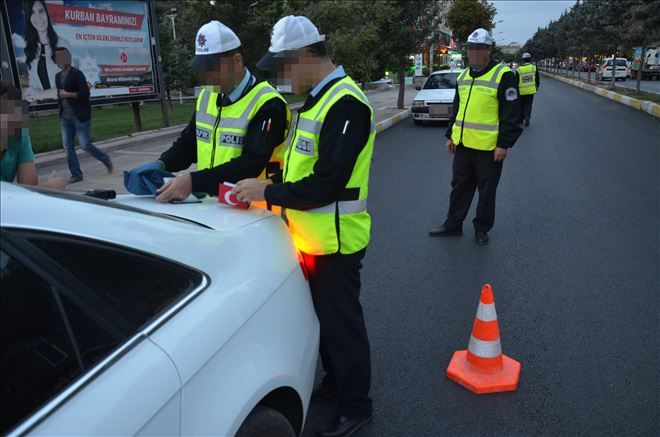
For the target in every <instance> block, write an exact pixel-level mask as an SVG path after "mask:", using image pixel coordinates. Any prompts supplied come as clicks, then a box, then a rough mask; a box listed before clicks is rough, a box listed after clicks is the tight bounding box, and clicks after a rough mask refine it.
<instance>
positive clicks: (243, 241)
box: [0, 182, 319, 437]
mask: <svg viewBox="0 0 660 437" xmlns="http://www.w3.org/2000/svg"><path fill="white" fill-rule="evenodd" d="M0 196H1V204H0V205H1V212H2V214H1V215H0V217H1V220H0V225H1V229H2V234H1V237H0V238H1V240H2V246H1V250H0V284H1V287H0V296H1V297H2V300H1V302H2V303H1V305H0V309H1V311H2V317H1V323H2V330H1V336H2V351H1V361H2V376H1V385H2V387H1V392H2V413H1V419H2V421H1V429H0V433H2V434H3V435H7V434H8V435H22V434H34V435H98V436H100V435H108V436H109V435H113V436H120V435H121V436H127V435H159V436H165V435H184V436H193V435H214V436H218V435H226V436H230V435H239V436H255V437H256V436H262V435H277V436H295V435H300V433H301V432H302V428H303V424H304V418H305V415H306V413H307V407H308V404H309V398H310V395H311V391H312V385H313V382H314V373H315V369H316V361H317V354H318V352H317V351H318V344H319V325H318V320H317V318H316V315H315V313H314V309H313V305H312V301H311V297H310V293H309V287H308V284H307V281H306V279H305V277H304V274H303V271H302V269H301V266H300V264H299V261H298V257H297V253H296V250H295V248H294V246H293V243H292V240H291V238H290V235H289V233H288V231H287V229H286V227H285V225H284V223H283V222H282V221H281V220H280V219H279V218H278V217H276V216H275V215H273V214H271V213H270V212H268V211H264V210H260V209H256V208H252V207H251V208H250V209H249V210H247V211H246V210H235V209H231V208H230V207H227V206H224V205H219V204H218V203H217V199H215V198H207V199H204V200H203V201H202V202H200V203H194V204H177V205H174V204H159V203H157V202H156V201H155V200H154V199H153V197H136V196H125V197H122V198H121V199H118V200H117V201H113V202H109V201H103V200H98V199H93V198H89V197H85V196H82V195H74V194H70V193H64V192H52V191H45V190H40V189H36V188H30V189H28V188H25V187H19V186H16V185H12V184H7V183H4V182H3V183H1V184H0Z"/></svg>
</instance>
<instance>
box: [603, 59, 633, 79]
mask: <svg viewBox="0 0 660 437" xmlns="http://www.w3.org/2000/svg"><path fill="white" fill-rule="evenodd" d="M627 67H628V60H627V59H626V58H616V67H615V72H614V81H615V82H616V81H617V80H623V81H625V80H626V76H627V72H626V68H627ZM606 79H609V80H612V58H606V59H603V60H602V61H601V63H600V65H599V66H598V69H597V70H596V80H606Z"/></svg>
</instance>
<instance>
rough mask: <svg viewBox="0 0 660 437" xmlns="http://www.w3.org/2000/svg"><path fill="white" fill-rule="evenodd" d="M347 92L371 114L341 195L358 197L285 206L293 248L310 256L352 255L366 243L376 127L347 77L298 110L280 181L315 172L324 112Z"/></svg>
mask: <svg viewBox="0 0 660 437" xmlns="http://www.w3.org/2000/svg"><path fill="white" fill-rule="evenodd" d="M347 95H349V96H352V97H354V98H356V99H358V100H360V101H361V102H363V103H364V104H365V105H367V106H368V107H369V111H370V114H371V126H370V134H369V138H368V140H367V143H366V144H365V146H364V148H363V149H362V151H361V152H360V155H359V156H358V158H357V161H356V162H355V166H354V167H353V173H352V174H351V177H350V179H349V181H348V183H347V184H346V188H345V191H344V195H347V194H349V193H350V194H354V195H355V197H356V198H354V199H350V198H349V199H346V200H339V201H336V202H333V203H330V204H328V205H325V206H321V207H319V208H314V209H310V210H306V211H298V210H293V209H287V210H286V217H287V220H288V223H289V228H290V230H291V234H292V236H293V240H294V242H295V244H296V247H298V249H299V250H300V251H301V252H305V253H308V254H311V255H328V254H333V253H342V254H351V253H355V252H357V251H359V250H362V249H364V248H365V247H367V244H369V238H370V230H371V217H370V216H369V213H368V212H367V197H368V190H369V187H368V183H369V170H370V167H371V156H372V153H373V145H374V138H375V136H376V129H375V123H374V122H373V121H374V120H373V110H372V108H371V106H370V105H369V100H368V99H367V97H366V96H365V95H364V93H363V92H362V91H361V90H360V89H359V88H358V86H357V85H356V84H355V82H353V80H352V79H351V78H349V77H348V76H347V77H344V78H343V79H341V80H339V81H337V82H336V83H335V84H334V85H333V86H332V87H331V88H330V89H328V90H327V91H326V92H325V94H324V95H323V96H322V97H321V98H320V99H319V101H318V102H316V104H315V105H314V106H313V107H312V108H310V109H309V110H307V111H304V112H300V113H299V115H298V122H297V124H296V130H295V132H294V133H293V137H292V140H291V143H290V145H289V148H288V150H287V158H286V161H285V165H284V182H296V181H299V180H301V179H303V178H305V177H307V176H309V175H310V174H312V173H313V172H314V165H315V164H316V161H317V160H318V157H319V151H318V144H319V137H320V133H321V128H322V127H323V122H324V120H325V117H326V115H327V114H328V111H329V110H330V108H332V106H333V105H334V104H335V103H336V102H337V101H339V99H341V98H342V97H344V96H347ZM349 123H350V121H349ZM347 127H348V128H350V126H347ZM344 198H345V197H344Z"/></svg>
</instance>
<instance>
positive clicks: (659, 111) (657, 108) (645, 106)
mask: <svg viewBox="0 0 660 437" xmlns="http://www.w3.org/2000/svg"><path fill="white" fill-rule="evenodd" d="M540 73H541V74H542V75H543V76H547V77H550V78H552V79H555V80H558V81H560V82H564V83H567V84H569V85H573V86H575V87H578V88H582V89H583V90H585V91H590V92H592V93H594V94H598V95H599V96H602V97H605V98H606V99H610V100H614V101H615V102H619V103H622V104H624V105H626V106H629V107H631V108H633V109H637V110H638V111H642V112H646V113H647V114H649V115H651V116H653V117H656V118H660V105H659V104H657V103H654V102H651V101H649V100H639V99H635V98H633V97H629V96H625V95H623V94H619V93H617V92H614V91H608V90H606V89H604V88H601V87H599V86H596V85H591V84H589V83H585V82H581V81H579V80H573V79H569V78H567V77H563V76H558V75H556V74H552V73H548V72H545V71H541V72H540Z"/></svg>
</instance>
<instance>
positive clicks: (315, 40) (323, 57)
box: [234, 16, 376, 436]
mask: <svg viewBox="0 0 660 437" xmlns="http://www.w3.org/2000/svg"><path fill="white" fill-rule="evenodd" d="M324 39H325V37H324V36H323V35H319V32H318V30H317V28H316V27H315V26H314V25H313V24H312V22H311V21H309V20H308V19H307V18H305V17H301V16H288V17H284V18H282V19H281V20H279V21H278V22H277V23H276V24H275V26H274V27H273V32H272V38H271V46H270V49H269V53H268V54H267V55H266V56H264V58H263V59H262V60H261V61H260V62H259V63H258V64H257V66H258V67H259V68H265V69H269V70H271V71H272V72H276V75H277V77H278V80H280V81H283V82H284V83H287V84H290V85H291V87H292V90H293V92H294V93H296V94H304V93H308V94H309V95H308V96H307V99H306V100H305V103H304V105H303V107H302V108H301V109H300V111H299V113H298V120H297V122H296V128H295V131H294V133H293V137H292V140H291V143H290V146H289V147H288V149H287V152H286V154H285V161H284V171H283V174H282V175H281V177H280V178H273V179H272V180H267V181H262V180H258V179H252V180H246V181H241V182H239V183H238V185H237V186H236V188H235V190H234V191H235V192H236V194H237V196H238V198H239V200H252V201H254V200H257V201H258V200H264V199H266V200H267V201H268V202H269V203H272V204H274V205H281V206H282V207H283V208H285V214H286V219H287V221H288V224H289V228H290V230H291V233H292V235H293V239H294V242H295V244H296V246H297V247H298V249H299V250H300V252H301V253H302V256H303V259H304V261H305V263H306V265H307V269H308V273H309V284H310V288H311V292H312V299H313V301H314V307H315V309H316V314H317V315H318V318H319V321H320V324H321V345H320V352H321V358H322V361H323V368H324V370H325V372H326V373H325V376H324V377H323V381H322V383H321V384H320V386H319V387H317V388H316V389H315V390H314V392H313V394H312V402H315V401H322V400H326V399H329V398H332V397H335V396H336V397H337V398H338V410H337V414H336V416H335V417H333V419H332V420H331V421H330V422H329V423H328V424H327V426H326V427H324V428H323V429H321V430H320V431H319V435H321V436H343V435H350V434H352V433H354V432H355V431H357V430H358V429H359V428H360V427H362V426H363V425H364V424H366V423H367V422H369V421H370V420H371V415H372V401H371V399H370V398H369V388H370V379H371V361H370V351H369V340H368V338H367V331H366V327H365V323H364V318H363V314H362V306H361V304H360V300H359V297H360V268H361V267H362V264H361V262H362V259H363V258H364V255H365V251H366V248H367V245H368V243H369V238H370V227H371V219H370V216H369V213H368V212H367V193H368V181H369V170H370V166H371V155H372V152H373V147H374V138H375V135H376V131H375V125H374V114H373V109H372V108H371V106H370V104H369V102H368V100H367V98H366V96H365V95H364V93H363V92H362V91H361V90H360V88H359V87H358V86H357V85H356V83H355V82H354V81H353V79H351V78H350V77H349V76H347V75H346V73H345V72H344V69H343V68H342V67H341V66H335V65H334V64H333V63H332V61H331V59H330V57H329V55H328V52H327V47H326V44H325V41H324Z"/></svg>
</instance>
